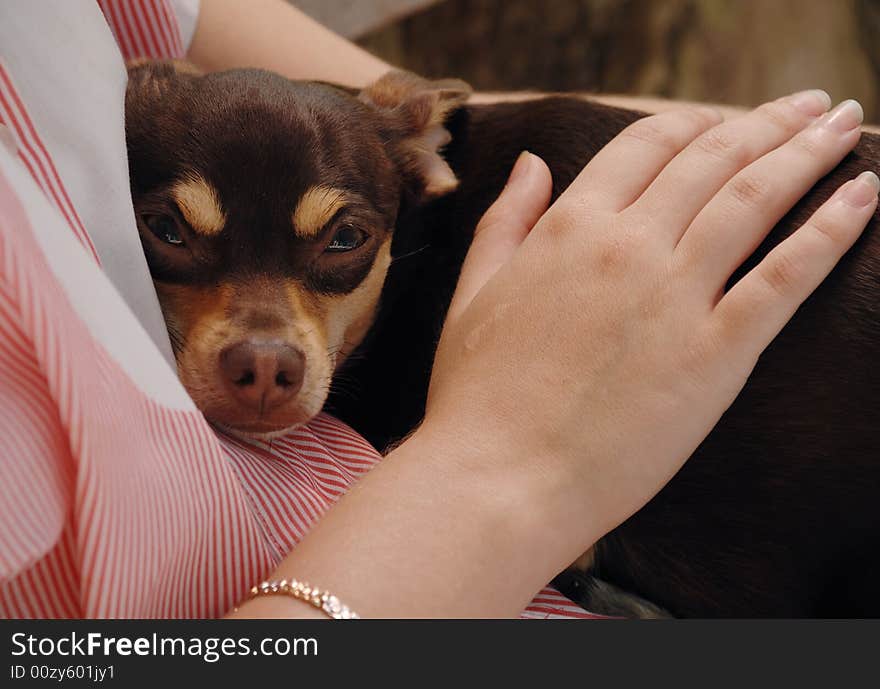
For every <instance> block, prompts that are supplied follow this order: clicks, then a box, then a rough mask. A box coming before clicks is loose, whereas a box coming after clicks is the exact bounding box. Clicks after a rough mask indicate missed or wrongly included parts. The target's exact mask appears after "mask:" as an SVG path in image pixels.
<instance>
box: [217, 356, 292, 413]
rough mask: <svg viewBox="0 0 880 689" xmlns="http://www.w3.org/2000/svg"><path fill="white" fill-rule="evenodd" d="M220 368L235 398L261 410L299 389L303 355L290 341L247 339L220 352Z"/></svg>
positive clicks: (278, 403)
mask: <svg viewBox="0 0 880 689" xmlns="http://www.w3.org/2000/svg"><path fill="white" fill-rule="evenodd" d="M220 370H221V371H222V373H223V377H224V378H225V379H226V382H227V383H228V386H229V389H230V390H231V391H232V394H233V395H234V396H235V398H236V399H237V400H238V401H239V402H241V403H242V404H244V405H245V406H247V407H250V408H252V409H255V410H257V411H259V412H260V413H263V412H266V411H269V410H271V409H274V408H275V407H278V406H280V405H282V404H284V403H285V402H287V401H288V400H289V399H291V398H292V397H293V396H294V395H295V394H296V393H297V392H299V389H300V388H301V387H302V382H303V376H304V374H305V357H304V356H303V353H302V352H301V351H300V350H299V349H297V348H296V347H293V346H291V345H289V344H284V343H281V342H273V341H258V340H246V341H244V342H238V343H236V344H233V345H230V346H229V347H226V348H225V349H224V350H223V351H222V352H220Z"/></svg>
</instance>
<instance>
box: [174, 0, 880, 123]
mask: <svg viewBox="0 0 880 689" xmlns="http://www.w3.org/2000/svg"><path fill="white" fill-rule="evenodd" d="M188 57H189V59H190V60H192V62H194V63H195V64H197V65H198V66H200V67H201V68H202V69H204V70H206V71H219V70H223V69H232V68H235V67H260V68H262V69H269V70H272V71H273V72H278V73H279V74H283V75H285V76H287V77H290V78H291V79H313V80H317V81H330V82H334V83H337V84H344V85H346V86H355V87H359V86H365V85H367V84H369V83H370V82H372V81H375V80H376V79H378V78H379V77H380V76H382V75H383V74H384V73H385V72H387V71H388V70H389V69H392V68H393V65H389V64H388V63H387V62H385V61H384V60H381V59H379V58H378V57H375V56H374V55H371V54H370V53H368V52H367V51H366V50H364V49H362V48H359V47H358V46H356V45H355V44H354V43H352V42H351V41H348V40H346V39H344V38H343V37H342V36H338V35H337V34H335V33H333V32H332V31H330V30H329V29H327V28H326V27H324V26H322V25H321V24H319V23H318V22H316V21H315V20H314V19H312V18H311V17H309V16H307V15H306V14H304V13H303V12H301V11H300V10H298V9H296V8H295V7H293V6H292V5H290V4H288V3H286V2H284V1H283V0H249V1H248V2H241V0H202V2H201V11H200V13H199V19H198V24H197V26H196V32H195V35H194V36H193V41H192V44H191V45H190V51H189V55H188ZM538 95H540V94H539V93H534V92H533V93H477V94H474V96H473V97H472V99H471V100H472V102H477V103H479V102H493V101H502V100H510V99H512V98H523V97H535V96H538ZM590 98H593V99H595V100H598V101H600V102H602V103H607V104H608V105H616V106H618V107H621V108H630V109H633V110H642V111H644V112H664V111H666V110H671V109H673V108H676V107H681V105H682V103H681V102H680V101H670V100H664V99H662V98H652V97H644V96H641V97H637V96H621V95H590ZM718 110H719V111H720V112H721V114H722V115H724V117H725V118H728V117H736V116H737V115H742V114H744V113H746V112H747V110H746V109H744V108H738V107H734V106H720V107H719V108H718ZM865 129H866V130H867V131H874V132H878V131H880V129H878V128H876V127H866V128H865Z"/></svg>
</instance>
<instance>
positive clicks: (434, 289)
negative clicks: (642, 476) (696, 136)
mask: <svg viewBox="0 0 880 689" xmlns="http://www.w3.org/2000/svg"><path fill="white" fill-rule="evenodd" d="M469 94H470V89H469V88H468V86H467V85H466V84H464V83H463V82H460V81H456V80H442V81H428V80H425V79H422V78H419V77H417V76H414V75H412V74H407V73H402V72H392V73H390V74H388V75H386V76H384V77H383V78H381V79H380V80H378V81H377V82H376V83H374V84H373V85H371V86H369V87H367V88H365V89H363V90H361V91H356V90H352V89H348V88H342V87H339V86H335V85H332V84H326V83H309V82H296V81H290V80H287V79H284V78H282V77H281V76H278V75H275V74H271V73H268V72H263V71H258V70H235V71H230V72H224V73H217V74H207V75H202V74H199V73H198V72H197V71H195V70H194V69H193V68H191V67H189V66H188V65H186V64H185V63H175V62H162V63H145V64H139V65H135V66H132V67H131V68H130V70H129V86H128V90H127V95H126V136H127V142H128V151H129V166H130V179H131V191H132V196H133V199H134V205H135V211H136V215H137V223H138V229H139V232H140V235H141V239H142V242H143V246H144V251H145V253H146V257H147V261H148V264H149V267H150V271H151V274H152V277H153V279H154V282H155V286H156V291H157V294H158V296H159V300H160V303H161V306H162V309H163V313H164V316H165V319H166V322H167V325H168V331H169V334H170V337H171V341H172V345H173V349H174V353H175V357H176V360H177V365H178V370H179V375H180V378H181V380H182V382H183V384H184V385H185V387H186V388H187V390H188V391H189V393H190V394H191V396H192V398H193V400H194V401H195V402H196V404H197V405H198V406H199V408H200V409H201V410H202V411H203V413H204V414H205V416H206V417H207V418H208V419H209V420H210V421H212V422H214V423H215V424H218V425H220V426H222V427H226V428H229V429H232V430H234V431H236V432H239V433H251V434H261V435H271V434H274V433H279V432H283V431H284V430H285V429H289V428H291V427H293V426H296V425H298V424H302V423H305V422H307V421H308V420H309V419H310V418H312V417H313V416H314V415H315V414H317V413H318V412H320V411H321V410H322V409H324V408H327V409H329V410H331V411H332V412H333V413H334V414H335V415H337V416H338V417H340V418H341V419H342V420H344V421H346V422H347V423H349V424H350V425H351V426H352V427H354V428H355V429H356V430H357V431H359V432H360V433H361V434H363V435H364V436H365V437H366V438H367V439H368V440H369V441H370V442H371V443H372V444H373V445H374V446H375V447H376V448H378V449H379V450H382V449H385V448H387V447H388V446H389V445H390V444H392V443H394V442H395V441H397V440H398V439H400V438H403V437H405V436H406V435H407V434H408V433H409V432H411V431H412V430H413V429H414V428H415V427H416V426H417V425H418V424H419V422H420V421H421V419H422V416H423V413H424V403H425V397H426V393H427V386H428V381H429V375H430V370H431V364H432V358H433V354H434V348H435V345H436V342H437V339H438V336H439V332H440V328H441V325H442V323H443V319H444V315H445V311H446V309H447V307H448V304H449V301H450V298H451V296H452V293H453V290H454V287H455V283H456V279H457V276H458V273H459V270H460V267H461V264H462V261H463V259H464V256H465V254H466V252H467V249H468V246H469V244H470V241H471V239H472V235H473V231H474V228H475V227H476V224H477V222H478V221H479V219H480V217H481V216H482V214H483V213H484V212H485V210H486V209H487V208H488V206H489V205H490V204H491V203H492V201H493V200H494V199H495V198H496V197H497V195H498V193H499V192H500V190H501V189H502V187H503V185H504V183H505V181H506V178H507V176H508V174H509V172H510V170H511V168H512V165H513V163H514V162H515V159H516V157H517V155H518V154H519V153H520V151H522V150H524V149H527V150H529V151H531V152H533V153H535V154H537V155H539V156H540V157H542V158H543V159H544V160H545V161H546V162H547V164H548V166H549V167H550V170H551V172H552V175H553V198H556V197H558V195H559V194H560V193H561V192H562V191H563V190H564V189H565V188H566V187H567V186H568V185H569V184H570V183H571V182H572V180H573V179H574V178H575V176H576V175H577V174H578V172H579V171H580V170H581V169H582V168H583V166H584V165H585V164H586V163H587V162H588V161H589V160H590V158H591V157H592V156H593V155H595V153H596V152H598V151H599V150H600V149H601V148H602V147H603V146H604V145H605V144H606V143H608V141H610V140H611V139H612V138H613V137H614V136H615V135H616V134H617V133H618V132H620V131H621V130H622V129H623V128H625V127H626V126H627V125H629V124H631V123H632V122H634V121H636V120H637V119H639V118H640V117H643V116H644V113H639V112H634V111H628V110H624V109H619V108H613V107H607V106H604V105H601V104H599V103H596V102H593V101H591V100H589V99H587V98H581V97H575V96H550V97H542V98H535V99H531V100H526V101H519V102H508V103H497V104H492V105H474V104H469V103H468V97H469ZM878 161H880V137H877V136H873V135H868V134H866V135H864V136H863V138H862V140H861V142H860V144H859V145H858V147H857V148H856V149H855V151H854V152H853V153H851V154H850V155H849V156H848V157H847V158H846V159H845V160H844V161H843V162H842V163H841V164H840V165H839V166H838V167H837V168H836V169H835V170H834V171H833V172H832V173H831V174H830V175H828V176H827V177H826V178H824V179H823V180H821V181H820V182H819V183H818V184H817V185H816V186H815V187H814V189H813V190H812V191H811V192H810V193H809V194H808V195H807V196H806V197H805V198H804V199H803V200H802V201H801V202H800V203H799V204H798V205H797V206H796V207H795V208H794V209H793V210H792V211H791V212H790V213H789V214H788V215H787V216H786V217H785V218H784V219H783V220H782V221H781V222H780V223H779V224H778V225H777V227H776V228H775V229H774V230H773V232H772V233H771V234H770V236H769V237H768V238H767V240H766V241H765V242H764V243H763V245H762V246H761V247H760V248H759V249H758V250H757V251H756V253H755V254H754V256H753V257H752V258H751V259H750V260H749V261H748V262H747V263H746V264H745V265H744V266H743V267H742V269H741V270H740V272H739V273H738V274H737V275H735V276H734V277H733V278H732V282H735V281H736V280H737V279H738V277H740V276H741V275H742V274H743V273H744V271H747V270H749V269H750V268H751V267H752V266H754V265H755V264H756V262H757V261H759V260H760V259H761V258H762V257H763V256H764V255H766V253H767V251H768V250H769V249H770V248H772V247H773V246H775V245H776V244H778V243H779V242H780V241H781V240H782V239H784V238H785V237H786V236H788V235H789V234H790V233H791V232H793V231H794V230H795V229H796V228H797V227H799V226H800V225H801V224H802V223H803V222H804V221H805V220H806V219H807V218H808V217H809V215H810V214H811V213H812V211H813V210H815V209H816V208H817V207H818V206H819V205H820V204H821V203H822V202H823V201H824V200H825V199H827V198H828V197H829V196H830V194H831V193H832V192H833V191H834V189H836V187H837V186H839V185H840V184H841V183H842V182H843V181H844V180H846V179H849V178H852V177H854V176H855V175H856V174H857V173H858V172H861V171H862V170H864V169H866V168H876V167H877V163H878ZM877 225H878V216H877V215H875V216H874V218H873V219H872V220H871V222H870V225H869V227H868V229H867V231H866V232H865V233H864V235H863V237H862V238H861V239H860V240H859V242H858V243H857V244H856V246H855V247H854V248H853V249H852V250H851V251H850V252H849V253H848V255H847V256H846V257H845V258H844V259H843V260H842V261H841V262H840V264H839V265H838V267H837V268H836V269H835V271H834V272H833V273H832V274H831V276H830V277H829V278H828V279H827V280H826V281H825V282H824V283H823V285H822V286H821V287H820V288H819V289H818V290H817V291H816V293H815V294H814V295H813V296H812V297H810V299H808V301H807V302H806V303H805V304H804V305H803V307H802V308H801V309H800V310H799V311H798V313H797V314H796V315H795V317H794V318H793V319H792V320H791V322H790V323H789V324H788V325H787V326H786V328H785V329H784V330H783V331H782V333H781V334H780V335H779V336H778V337H777V338H776V340H775V341H774V342H773V343H772V344H771V345H770V347H769V348H768V349H767V350H766V352H765V353H764V355H763V356H762V357H761V359H760V361H759V363H758V365H757V367H756V368H755V370H754V372H753V374H752V376H751V377H750V379H749V381H748V383H747V384H746V386H745V388H744V389H743V391H742V393H741V394H740V395H739V397H738V398H737V400H736V401H735V402H734V404H733V406H732V407H731V408H730V409H729V410H728V412H727V413H726V414H725V415H724V416H723V418H722V419H721V421H720V422H719V423H718V425H717V427H716V428H715V429H714V430H713V432H712V433H711V434H710V435H709V436H708V437H707V438H706V440H705V442H703V443H702V444H701V446H700V447H699V448H698V449H697V451H696V452H695V454H694V456H693V457H692V458H691V459H690V460H689V461H688V462H687V464H686V465H685V466H684V468H683V469H682V470H681V471H680V472H679V473H678V475H676V476H675V478H674V479H673V480H672V481H671V482H670V483H669V484H668V485H667V486H666V487H665V488H664V489H663V490H662V491H661V492H660V493H659V494H658V495H657V496H656V497H655V498H654V499H653V500H652V501H651V502H650V503H649V504H648V505H647V506H646V507H644V508H643V509H642V510H641V511H639V512H638V513H637V514H635V515H634V516H633V517H631V518H630V519H629V520H628V521H626V522H625V523H624V524H622V525H621V526H620V527H618V528H617V529H615V530H614V531H613V532H612V533H610V534H609V535H608V536H606V537H605V538H603V539H602V540H601V541H600V542H599V543H598V544H597V545H596V546H595V547H594V548H593V549H592V550H591V551H590V553H587V554H586V555H585V556H584V557H583V558H581V560H580V561H579V566H578V567H575V568H572V569H570V570H568V571H567V572H566V573H563V574H562V575H561V576H560V578H559V579H558V581H557V583H558V585H559V586H560V588H562V590H563V591H564V592H565V593H566V594H567V595H569V596H570V597H572V598H573V599H574V600H576V601H577V602H579V603H581V604H583V605H584V606H585V607H587V608H588V609H593V610H596V611H597V612H605V613H607V614H623V615H633V616H644V617H653V616H663V615H666V614H670V615H673V616H681V617H718V616H721V617H755V616H758V617H824V616H834V617H842V616H856V617H865V616H877V615H878V614H880V603H878V602H877V597H876V596H875V595H874V588H875V583H876V582H877V581H878V580H880V549H878V548H877V545H878V543H880V504H878V494H880V402H878V393H880V366H878V364H877V362H878V360H880V234H878V232H877ZM585 231H586V230H585ZM588 336H589V328H588V325H585V337H588Z"/></svg>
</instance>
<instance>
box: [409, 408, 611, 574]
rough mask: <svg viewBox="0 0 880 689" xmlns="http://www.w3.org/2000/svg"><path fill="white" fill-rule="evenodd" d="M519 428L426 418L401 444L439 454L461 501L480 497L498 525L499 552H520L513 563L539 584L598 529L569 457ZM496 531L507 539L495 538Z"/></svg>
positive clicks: (417, 452)
mask: <svg viewBox="0 0 880 689" xmlns="http://www.w3.org/2000/svg"><path fill="white" fill-rule="evenodd" d="M465 423H466V422H465ZM520 431H522V426H520V427H519V428H516V427H515V424H510V423H501V422H500V421H499V420H498V419H486V418H483V419H480V421H479V423H474V424H472V425H470V426H467V425H464V426H463V424H462V423H446V422H439V421H436V420H434V419H430V418H429V419H427V420H426V421H425V423H424V424H423V425H422V426H421V427H420V428H419V429H418V431H417V432H416V433H415V434H414V435H413V436H412V437H411V438H410V439H409V440H408V441H407V442H408V443H411V444H410V445H409V446H408V447H407V448H406V450H407V451H408V452H411V453H412V454H413V455H414V458H416V461H418V458H431V460H436V459H437V458H440V461H442V462H443V463H444V464H445V465H446V471H447V472H449V473H454V474H455V475H456V481H457V482H458V484H459V485H461V486H463V488H462V489H461V490H462V495H463V496H464V497H463V499H462V502H463V503H469V504H479V505H480V509H482V510H483V511H484V512H485V514H486V523H489V524H494V525H496V526H495V527H494V532H495V536H494V537H495V539H496V540H495V542H494V543H493V547H495V548H496V549H497V550H498V551H499V552H498V556H499V557H507V558H508V559H510V560H511V562H515V561H516V560H517V559H518V558H524V559H525V560H527V562H525V563H524V562H520V563H519V564H518V566H520V567H525V568H528V569H529V571H533V572H534V575H535V580H534V581H535V582H536V583H537V584H538V585H539V586H544V585H545V584H546V583H547V582H548V581H550V579H552V578H553V577H554V576H555V575H556V574H558V573H559V572H560V571H561V570H562V569H564V568H565V567H567V566H568V565H569V564H570V563H571V562H573V561H574V560H575V559H576V558H578V557H580V556H581V555H582V554H583V553H584V552H585V551H586V550H588V549H589V548H590V547H592V545H593V544H594V543H595V541H597V540H598V539H599V538H601V537H602V536H603V535H604V534H603V533H601V530H600V529H599V528H598V526H596V525H595V523H594V522H595V520H594V519H592V518H591V515H590V513H589V504H588V503H589V500H588V498H587V497H586V493H585V491H584V490H583V488H582V487H581V482H580V481H579V480H578V477H576V476H575V475H573V472H572V470H571V466H572V463H571V462H561V461H558V459H557V455H558V454H559V450H558V449H557V451H555V452H554V451H553V450H551V449H550V448H546V447H541V448H536V447H535V445H534V444H533V443H531V442H529V441H528V438H527V437H524V436H528V435H529V434H528V433H521V432H520ZM400 449H404V448H400ZM567 467H568V468H567ZM499 535H503V536H504V537H505V538H507V540H504V539H500V540H497V539H499ZM505 550H506V551H507V552H506V553H505V552H504V551H505ZM535 590H537V589H535Z"/></svg>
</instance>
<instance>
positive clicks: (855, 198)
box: [841, 172, 880, 208]
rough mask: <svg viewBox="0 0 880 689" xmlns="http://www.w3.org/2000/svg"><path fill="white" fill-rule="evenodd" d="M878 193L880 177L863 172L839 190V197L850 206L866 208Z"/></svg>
mask: <svg viewBox="0 0 880 689" xmlns="http://www.w3.org/2000/svg"><path fill="white" fill-rule="evenodd" d="M878 193H880V177H877V175H875V174H874V173H873V172H863V173H862V174H860V175H859V176H858V177H856V178H855V179H854V180H852V181H851V182H850V183H849V184H847V185H846V186H845V187H844V188H843V189H842V190H841V196H842V197H843V199H844V201H846V202H847V203H848V204H850V205H851V206H855V207H856V208H861V207H862V206H867V205H868V204H869V203H871V202H872V201H873V200H874V199H876V198H877V194H878Z"/></svg>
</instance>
